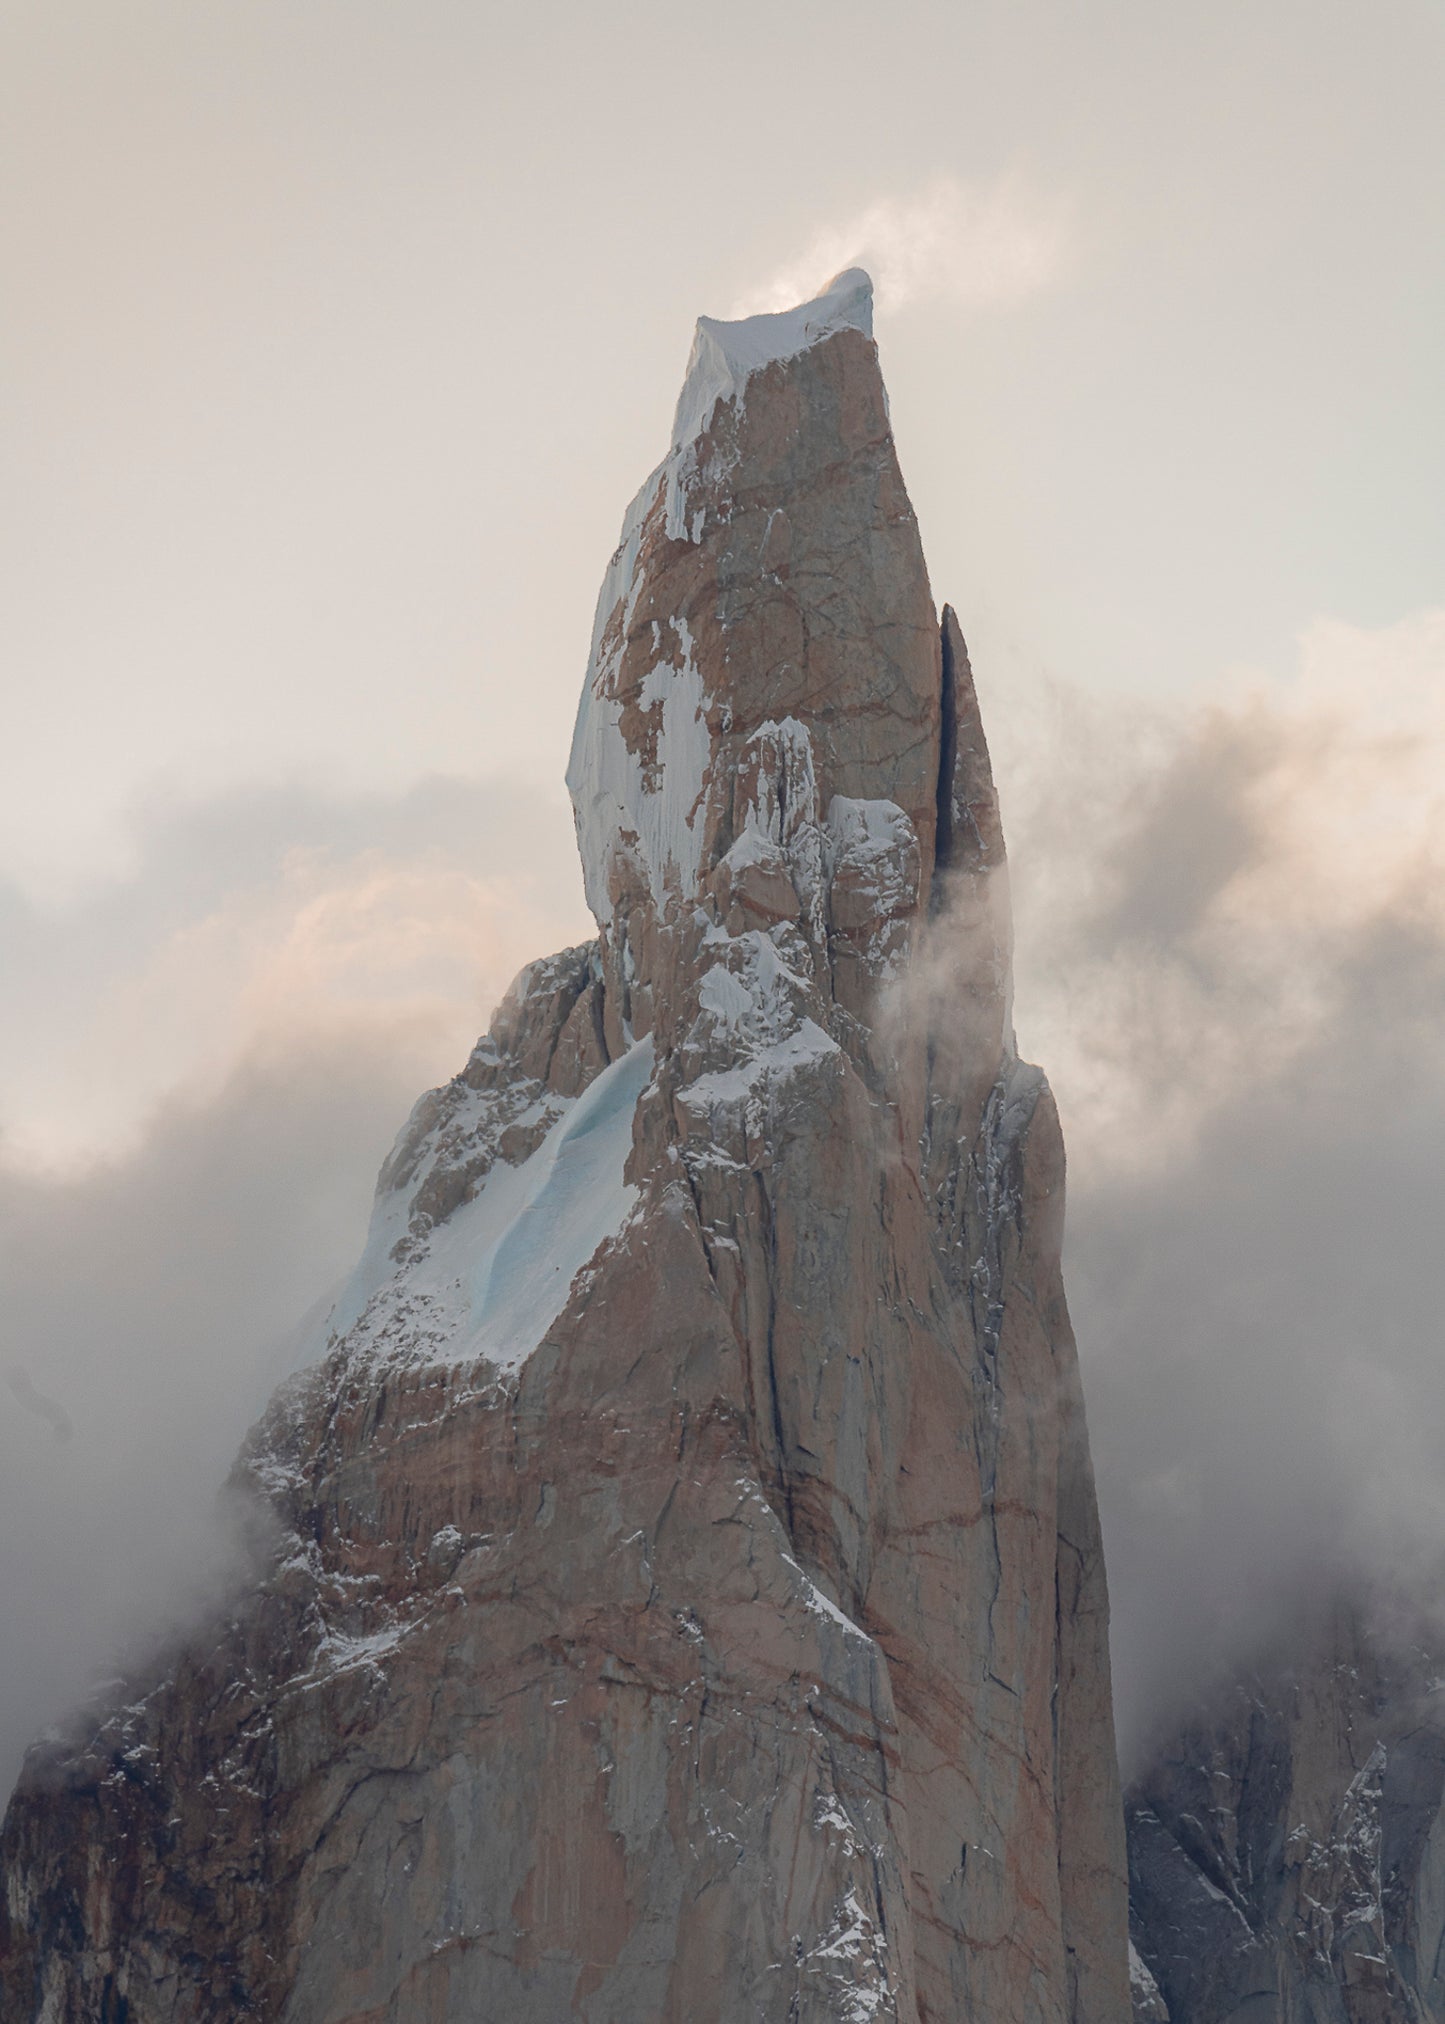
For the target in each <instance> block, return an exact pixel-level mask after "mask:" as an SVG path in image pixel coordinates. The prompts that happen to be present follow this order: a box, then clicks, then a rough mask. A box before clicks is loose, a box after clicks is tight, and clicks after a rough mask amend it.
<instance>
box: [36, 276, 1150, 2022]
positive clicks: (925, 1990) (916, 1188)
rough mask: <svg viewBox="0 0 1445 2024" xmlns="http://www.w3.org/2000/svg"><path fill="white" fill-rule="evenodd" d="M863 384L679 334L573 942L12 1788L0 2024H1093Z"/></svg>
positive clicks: (1033, 1450) (980, 1135)
mask: <svg viewBox="0 0 1445 2024" xmlns="http://www.w3.org/2000/svg"><path fill="white" fill-rule="evenodd" d="M870 324H871V306H870V295H869V290H868V286H867V281H866V277H864V276H861V275H859V274H857V273H852V274H849V275H845V276H842V277H840V280H839V282H838V283H836V284H835V285H834V287H833V288H832V289H831V290H830V291H828V293H827V294H826V295H825V296H823V297H822V298H820V299H819V301H818V302H816V303H812V304H807V305H804V307H803V308H801V309H799V310H797V311H794V312H790V313H789V314H788V315H787V316H784V317H780V318H756V319H752V320H751V321H750V322H748V323H746V324H742V325H716V324H710V323H707V322H706V321H705V322H704V323H703V324H702V325H700V326H699V336H698V343H697V346H696V348H695V352H694V359H693V364H692V367H691V369H690V372H689V376H688V380H687V383H686V385H685V387H684V390H683V395H682V398H681V400H680V402H679V406H678V422H677V426H676V430H675V440H674V443H673V446H672V448H671V450H670V452H669V455H668V457H667V458H666V459H665V460H664V463H663V464H662V466H661V467H660V468H659V470H658V471H657V472H656V473H654V475H653V477H652V478H651V479H649V480H648V482H647V484H645V485H644V487H643V488H642V491H641V493H640V494H639V495H638V499H637V501H636V502H635V503H634V505H633V507H632V509H631V511H630V513H629V515H628V517H627V521H626V525H625V527H624V533H623V540H622V543H621V545H620V547H619V550H618V554H617V557H616V558H615V560H614V562H613V565H612V567H611V569H610V571H609V573H608V576H607V580H606V582H605V584H604V588H603V593H602V597H601V600H600V605H599V611H598V619H597V627H596V631H595V636H594V641H593V649H592V656H591V660H590V663H589V667H588V672H587V677H586V683H585V688H584V694H583V701H582V707H581V711H580V713H579V720H578V728H577V735H576V739H575V741H574V747H573V753H572V760H571V765H570V767H569V774H568V778H569V784H570V787H571V790H572V794H573V799H574V804H575V807H576V811H577V822H578V834H579V840H580V843H581V848H582V853H583V859H584V868H585V872H586V878H587V890H588V895H589V899H590V902H591V905H592V908H593V911H594V913H595V915H596V917H597V920H598V928H599V933H598V939H597V940H596V941H595V942H594V943H592V944H590V945H588V946H586V947H584V948H580V949H576V950H570V951H566V952H564V953H563V954H562V955H560V956H557V957H554V958H551V959H550V960H548V961H546V962H543V963H539V964H536V965H533V966H532V967H531V968H530V969H529V970H528V971H526V972H524V973H523V975H522V977H521V978H520V979H519V980H518V982H517V984H516V985H515V986H514V988H513V991H512V993H511V994H510V995H509V997H508V999H507V1000H506V1002H505V1003H504V1004H503V1006H502V1007H501V1009H500V1010H499V1012H498V1014H497V1016H496V1018H495V1019H494V1021H493V1024H492V1028H491V1031H490V1033H489V1034H488V1036H487V1037H486V1038H485V1039H484V1040H483V1041H482V1042H481V1043H480V1044H479V1046H478V1047H477V1049H476V1051H475V1053H474V1054H473V1056H472V1059H471V1061H470V1062H469V1063H468V1064H467V1067H466V1068H465V1069H464V1071H463V1072H462V1074H461V1075H460V1076H459V1077H458V1078H457V1079H456V1080H455V1081H454V1082H453V1083H451V1084H449V1085H448V1086H447V1087H446V1088H445V1089H443V1090H439V1091H436V1092H433V1093H432V1094H431V1095H430V1096H428V1097H426V1098H424V1099H423V1100H422V1102H421V1103H420V1104H419V1105H418V1107H417V1110H416V1112H415V1113H414V1114H413V1117H412V1119H411V1121H410V1123H409V1124H408V1126H407V1128H406V1129H405V1131H404V1132H403V1134H402V1137H401V1139H400V1141H399V1143H398V1146H397V1148H396V1150H395V1152H394V1153H393V1155H392V1157H391V1159H390V1160H389V1162H388V1164H387V1167H386V1168H385V1169H384V1171H383V1175H382V1181H381V1186H380V1190H379V1193H378V1201H377V1208H376V1215H375V1222H374V1226H373V1232H372V1237H371V1240H370V1242H369V1244H368V1247H367V1253H366V1256H365V1257H364V1259H363V1260H362V1263H361V1266H360V1267H359V1268H358V1273H357V1276H356V1279H355V1281H354V1283H353V1285H352V1286H351V1288H350V1289H349V1290H348V1292H347V1293H346V1294H345V1295H344V1296H343V1298H342V1299H341V1301H340V1302H339V1303H338V1307H337V1309H336V1311H335V1313H334V1315H333V1318H332V1325H331V1339H330V1341H329V1343H328V1345H327V1346H326V1347H325V1352H324V1354H323V1355H322V1356H321V1357H320V1360H319V1361H318V1362H317V1363H316V1364H315V1365H314V1366H313V1367H312V1368H310V1369H308V1370H306V1371H305V1372H304V1373H302V1374H301V1375H300V1376H299V1377H297V1378H296V1379H294V1380H292V1381H291V1383H290V1384H288V1386H287V1387H286V1388H285V1389H284V1390H283V1391H282V1393H281V1394H280V1395H278V1397H277V1398H276V1400H275V1401H274V1402H273V1404H272V1406H271V1408H270V1410H269V1412H268V1414H267V1415H266V1417H265V1419H264V1420H263V1421H262V1423H261V1424H260V1426H259V1427H258V1428H257V1429H256V1431H255V1433H254V1435H253V1436H252V1438H251V1441H250V1443H249V1445H248V1447H247V1449H246V1452H245V1453H244V1454H243V1456H242V1458H241V1461H240V1463H239V1464H238V1468H237V1482H238V1486H239V1487H240V1488H241V1490H242V1491H243V1492H244V1493H245V1494H246V1495H247V1496H248V1497H249V1498H250V1499H251V1500H252V1505H253V1508H254V1509H255V1510H256V1511H257V1512H258V1513H260V1514H262V1516H264V1518H265V1521H266V1524H267V1526H269V1528H270V1529H269V1532H267V1533H266V1534H265V1535H264V1537H265V1544H264V1548H263V1549H262V1550H263V1553H264V1564H263V1566H262V1569H261V1572H260V1574H259V1577H258V1579H257V1581H256V1583H255V1585H254V1587H253V1588H252V1589H250V1590H249V1591H248V1592H247V1593H246V1594H245V1595H244V1596H242V1597H241V1598H240V1599H239V1600H238V1602H237V1603H236V1605H235V1607H234V1611H233V1613H230V1614H228V1615H227V1616H226V1617H225V1619H224V1620H223V1621H220V1622H218V1623H217V1624H216V1625H215V1626H214V1627H213V1628H212V1629H211V1630H210V1631H209V1632H207V1633H206V1634H205V1635H196V1636H195V1637H193V1638H192V1640H191V1642H190V1643H189V1645H188V1646H187V1648H186V1649H185V1650H184V1651H183V1652H181V1653H180V1654H179V1655H177V1656H175V1657H173V1658H171V1659H169V1660H168V1661H167V1662H166V1663H165V1664H164V1666H162V1667H160V1668H158V1670H157V1672H156V1674H155V1675H154V1676H153V1677H151V1678H149V1679H146V1680H140V1681H137V1682H134V1683H133V1684H132V1686H131V1687H130V1688H129V1689H127V1690H126V1691H125V1693H124V1694H123V1695H121V1696H119V1697H118V1699H117V1703H116V1705H115V1706H113V1707H112V1708H111V1709H109V1710H108V1711H105V1712H104V1713H103V1714H102V1715H101V1716H99V1717H96V1718H94V1719H92V1720H91V1721H89V1723H88V1724H85V1725H83V1726H82V1728H81V1729H80V1730H78V1731H77V1732H76V1733H75V1734H74V1735H72V1736H71V1737H70V1738H69V1740H67V1741H65V1742H63V1743H55V1744H51V1745H49V1746H47V1747H46V1748H44V1749H43V1750H40V1751H38V1752H37V1753H35V1754H34V1755H33V1756H32V1758H31V1760H30V1763H29V1766H28V1768H27V1772H26V1775H25V1778H24V1781H23V1783H22V1786H21V1788H20V1791H19V1792H18V1794H17V1796H16V1799H15V1801H14V1804H13V1806H12V1808H11V1812H10V1815H9V1819H8V1823H7V1827H6V1838H5V1845H4V1862H5V1873H6V1882H7V1889H8V1911H7V1913H6V1914H5V1917H6V1920H7V1923H6V1924H5V1925H4V1927H3V1961H4V1969H3V1974H4V1984H3V1988H4V1994H3V2003H0V2012H3V2018H4V2024H20V2020H26V2024H38V2020H40V2019H42V2018H43V2019H44V2020H46V2024H80V2020H82V2019H84V2020H87V2024H89V2020H93V2019H96V2018H116V2019H119V2018H122V2017H123V2018H125V2019H127V2020H128V2024H151V2020H156V2024H180V2020H186V2024H191V2020H196V2024H199V2020H202V2019H205V2020H213V2019H216V2018H218V2017H240V2016H257V2017H264V2018H267V2019H276V2020H281V2024H363V2020H366V2024H379V2020H388V2024H417V2020H429V2024H430V2020H447V2024H450V2020H457V2024H460V2020H463V2019H466V2020H469V2024H470V2020H476V2019H482V2018H495V2019H501V2018H506V2019H508V2020H516V2024H556V2020H558V2019H562V2018H569V2017H576V2018H582V2019H587V2020H590V2024H604V2020H612V2024H638V2020H652V2019H657V2020H669V2024H699V2020H719V2024H734V2020H736V2024H744V2020H757V2019H762V2020H774V2019H776V2020H778V2024H783V2020H787V2019H802V2020H839V2024H861V2020H864V2019H869V2018H888V2019H895V2020H900V2024H942V2020H950V2024H953V2020H960V2024H961V2020H969V2024H1066V2020H1067V2024H1125V2020H1126V2019H1127V2018H1128V2016H1129V2014H1130V1990H1129V1971H1128V1960H1127V1940H1126V1883H1125V1857H1124V1845H1123V1832H1122V1815H1121V1810H1120V1797H1119V1789H1118V1780H1117V1774H1116V1769H1115V1760H1114V1747H1113V1734H1112V1723H1111V1716H1110V1697H1109V1678H1108V1656H1107V1603H1106V1595H1105V1584H1104V1570H1103V1564H1102V1560H1101V1556H1100V1551H1099V1539H1098V1527H1097V1521H1096V1516H1095V1506H1094V1492H1093V1484H1092V1479H1091V1474H1090V1467H1089V1458H1088V1449H1087V1441H1086V1436H1085V1430H1084V1420H1083V1413H1082V1407H1081V1403H1080V1398H1079V1390H1078V1380H1077V1372H1076V1365H1075V1356H1074V1347H1073V1341H1072V1337H1071V1334H1070V1331H1069V1323H1068V1316H1067V1312H1066V1308H1065V1304H1064V1295H1063V1288H1062V1284H1061V1280H1060V1271H1059V1251H1060V1238H1061V1220H1062V1211H1063V1153H1062V1146H1061V1142H1060V1137H1059V1131H1058V1124H1057V1119H1056V1115H1055V1111H1054V1107H1053V1103H1052V1100H1051V1098H1050V1095H1049V1092H1048V1089H1047V1085H1046V1084H1045V1082H1044V1080H1043V1077H1042V1076H1041V1075H1040V1073H1039V1072H1038V1071H1037V1070H1035V1069H1032V1068H1029V1067H1027V1066H1026V1065H1024V1064H1022V1063H1021V1062H1019V1060H1018V1059H1017V1057H1016V1055H1015V1052H1014V1048H1013V1040H1012V1030H1011V1022H1010V1010H1009V943H1008V920H1007V898H1006V890H1005V883H1004V864H1003V846H1002V840H1001V835H1000V830H999V822H998V811H997V805H996V802H995V798H994V793H993V787H992V782H991V779H990V775H989V768H988V755H987V749H986V746H985V744H984V740H983V734H982V730H981V727H980V725H979V721H978V712H977V706H976V702H975V697H974V691H973V684H972V677H971V674H970V671H969V666H968V659H967V655H966V652H965V650H964V645H963V640H962V636H961V634H960V633H959V630H958V627H957V623H956V621H955V620H954V619H953V616H952V614H951V613H949V612H946V611H945V613H944V615H943V620H942V623H941V625H940V622H939V619H938V617H937V615H936V613H935V610H934V606H933V602H932V597H931V593H930V589H929V583H928V578H927V574H926V571H925V568H924V563H923V556H922V550H921V547H920V544H919V538H918V530H917V527H916V524H915V521H914V518H913V513H912V510H911V508H910V506H909V503H908V497H907V494H906V492H905V490H904V486H903V482H902V478H901V476H900V473H899V470H898V465H897V461H896V457H895V454H894V448H893V441H892V436H891V434H890V430H889V425H888V412H887V403H886V400H885V396H884V391H883V384H882V380H881V378H880V375H879V370H878V360H877V353H876V350H875V348H874V345H873V342H872V338H871V334H870Z"/></svg>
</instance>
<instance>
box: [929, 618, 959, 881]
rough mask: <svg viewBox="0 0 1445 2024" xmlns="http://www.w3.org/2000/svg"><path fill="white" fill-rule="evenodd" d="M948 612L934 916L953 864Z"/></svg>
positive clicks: (954, 719) (954, 754)
mask: <svg viewBox="0 0 1445 2024" xmlns="http://www.w3.org/2000/svg"><path fill="white" fill-rule="evenodd" d="M951 617H952V612H951V610H950V608H949V606H948V605H945V606H944V607H943V624H942V627H941V628H940V633H939V644H940V646H941V648H942V664H943V683H942V691H941V694H940V696H939V734H938V784H937V787H936V788H935V797H936V802H937V809H938V826H937V829H936V831H935V834H934V846H933V887H932V891H931V893H930V896H929V910H930V912H932V913H937V912H938V909H939V906H940V904H941V900H942V880H943V876H944V874H945V873H946V872H947V871H948V869H949V867H950V866H951V865H952V863H953V775H954V769H955V768H956V766H957V764H958V697H957V692H956V690H955V687H954V673H955V670H954V665H953V648H952V646H951V644H950V642H949V637H948V631H949V627H948V621H949V619H950V618H951Z"/></svg>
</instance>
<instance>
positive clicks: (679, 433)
mask: <svg viewBox="0 0 1445 2024" xmlns="http://www.w3.org/2000/svg"><path fill="white" fill-rule="evenodd" d="M838 330H861V331H862V333H863V335H864V336H865V337H872V335H873V279H872V276H871V275H869V274H867V273H865V271H864V270H863V268H861V267H845V268H844V269H843V272H842V273H841V274H835V275H834V277H833V279H832V280H831V281H830V282H829V283H828V286H827V287H826V288H825V289H824V290H823V291H822V293H821V294H820V295H815V296H814V297H813V299H812V301H811V302H800V303H799V304H798V306H797V308H796V309H782V310H778V311H776V312H774V313H771V314H765V315H762V316H743V317H739V318H738V319H737V320H736V321H734V322H731V323H729V322H727V321H726V320H725V319H724V318H722V317H716V316H700V317H699V318H698V320H697V333H696V335H695V336H694V338H693V341H692V354H691V356H690V357H689V359H688V362H687V377H686V378H685V379H684V380H683V383H682V392H681V393H680V394H679V395H678V397H677V414H676V416H675V417H674V420H673V424H672V444H673V448H674V449H678V448H680V447H681V446H682V445H683V444H685V443H690V442H691V441H692V440H693V438H694V437H695V436H699V435H701V434H702V431H703V430H704V429H705V428H706V427H707V425H708V422H709V421H710V420H711V417H712V411H713V409H714V407H715V406H716V405H717V403H718V402H719V401H721V400H727V399H729V398H730V397H731V396H732V395H734V394H737V393H740V392H741V391H742V389H743V387H744V386H745V385H746V384H747V382H748V380H749V379H751V377H752V375H753V374H754V373H755V372H758V371H760V370H761V369H762V367H763V366H765V365H771V364H772V363H773V361H774V360H775V359H780V358H794V357H796V355H797V354H798V353H799V352H800V351H807V350H808V349H809V348H810V346H812V345H815V344H818V343H820V342H821V340H822V339H823V338H825V337H831V336H832V335H833V333H834V332H835V331H838Z"/></svg>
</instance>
